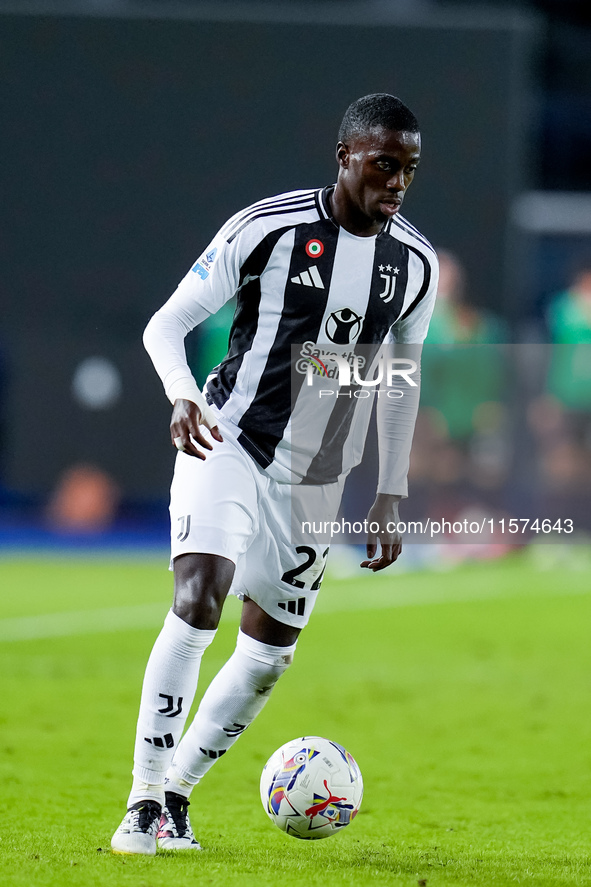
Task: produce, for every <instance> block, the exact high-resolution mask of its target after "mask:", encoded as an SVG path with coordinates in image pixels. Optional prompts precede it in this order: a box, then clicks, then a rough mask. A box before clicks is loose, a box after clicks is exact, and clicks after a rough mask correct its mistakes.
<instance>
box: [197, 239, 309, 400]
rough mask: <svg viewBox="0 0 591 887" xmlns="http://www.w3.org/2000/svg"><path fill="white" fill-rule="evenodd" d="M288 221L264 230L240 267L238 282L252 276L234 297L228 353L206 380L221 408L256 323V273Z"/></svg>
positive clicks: (210, 397)
mask: <svg viewBox="0 0 591 887" xmlns="http://www.w3.org/2000/svg"><path fill="white" fill-rule="evenodd" d="M291 227H292V226H291V225H287V226H286V227H284V228H277V229H276V230H275V231H271V233H270V234H267V236H266V237H265V238H263V240H261V242H260V243H258V244H257V246H256V247H255V248H254V249H253V251H252V252H251V254H250V255H249V257H248V258H247V259H246V261H245V262H244V264H243V265H242V268H241V269H240V282H241V283H242V281H243V280H246V277H247V276H248V275H251V276H253V277H256V279H255V280H251V281H249V282H248V283H246V284H244V285H243V286H242V287H241V289H240V291H239V293H238V298H237V304H236V311H235V313H234V320H233V321H232V327H231V329H230V341H229V347H228V354H227V355H226V357H225V358H224V359H223V360H222V362H221V364H220V365H219V367H217V373H216V375H215V376H214V377H213V378H211V379H210V380H209V381H208V382H207V400H208V401H209V403H214V404H215V405H216V406H217V407H218V409H221V408H222V407H223V405H224V404H225V403H226V401H227V400H228V398H229V397H230V395H231V393H232V391H233V390H234V386H235V384H236V377H237V376H238V372H239V370H240V367H241V366H242V362H243V360H244V355H245V354H247V352H249V351H250V349H251V348H252V343H253V340H254V337H255V335H256V331H257V328H258V324H259V307H260V302H261V281H260V275H261V274H262V273H263V271H264V270H265V268H266V267H267V263H268V261H269V259H270V258H271V254H272V253H273V250H274V249H275V247H276V245H277V243H278V241H279V240H280V239H281V237H283V235H284V234H285V233H286V232H287V231H290V230H291Z"/></svg>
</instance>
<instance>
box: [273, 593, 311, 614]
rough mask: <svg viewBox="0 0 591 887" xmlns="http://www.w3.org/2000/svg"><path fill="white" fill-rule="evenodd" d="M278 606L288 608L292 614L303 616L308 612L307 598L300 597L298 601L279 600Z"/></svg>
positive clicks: (283, 608)
mask: <svg viewBox="0 0 591 887" xmlns="http://www.w3.org/2000/svg"><path fill="white" fill-rule="evenodd" d="M277 606H278V607H281V609H282V610H286V611H287V612H288V613H291V614H292V616H296V615H297V616H303V615H304V613H305V612H306V598H305V597H300V598H298V599H297V601H294V600H291V601H279V603H278V604H277Z"/></svg>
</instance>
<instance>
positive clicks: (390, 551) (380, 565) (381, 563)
mask: <svg viewBox="0 0 591 887" xmlns="http://www.w3.org/2000/svg"><path fill="white" fill-rule="evenodd" d="M401 552H402V543H401V542H396V543H394V544H388V543H386V544H384V545H382V552H381V555H380V557H379V558H378V559H377V560H374V561H372V563H371V564H369V567H370V569H371V570H373V572H374V573H377V572H378V571H379V570H385V569H386V567H389V566H391V565H392V564H393V563H394V561H396V560H398V558H399V556H400V554H401Z"/></svg>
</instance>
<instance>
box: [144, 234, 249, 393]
mask: <svg viewBox="0 0 591 887" xmlns="http://www.w3.org/2000/svg"><path fill="white" fill-rule="evenodd" d="M228 224H229V223H228ZM227 227H228V226H227V225H226V226H224V228H222V230H221V231H220V232H218V234H216V236H215V237H214V239H213V240H212V242H211V243H210V244H209V246H208V247H207V249H206V250H205V251H204V252H203V254H202V255H201V256H200V257H199V259H198V260H197V261H196V262H195V264H194V265H193V266H192V268H191V269H190V271H188V272H187V274H186V275H185V277H183V279H182V280H181V282H180V283H179V285H178V287H177V288H176V290H175V292H174V293H173V294H172V296H171V297H170V298H169V299H168V301H167V302H165V304H164V305H163V306H162V308H160V309H159V310H158V311H157V312H156V314H154V316H153V317H152V318H151V320H150V322H149V323H148V325H147V327H146V329H145V331H144V345H145V348H146V350H147V352H148V354H149V355H150V357H151V359H152V363H153V364H154V367H155V369H156V372H157V373H158V375H159V376H160V379H161V380H162V384H163V385H164V390H165V392H166V395H167V397H168V399H169V400H170V401H171V403H174V402H175V400H176V399H177V398H183V399H186V400H192V401H194V402H199V403H200V402H201V399H202V395H201V392H200V391H199V386H198V385H197V382H196V381H195V379H194V377H193V374H192V373H191V370H190V368H189V365H188V363H187V357H186V353H185V345H184V339H185V336H186V335H187V333H189V332H190V331H191V330H192V329H194V328H195V327H196V326H197V325H198V324H200V323H202V322H203V321H204V320H205V319H206V318H207V317H209V316H211V315H212V314H215V313H216V311H218V310H219V309H220V308H221V307H222V306H223V305H224V304H225V303H226V302H227V301H228V300H229V299H231V298H232V296H233V295H234V294H235V293H236V291H237V289H238V288H239V286H240V270H241V267H242V265H243V263H244V261H245V259H246V258H247V256H248V255H249V253H250V252H251V251H252V248H253V244H255V243H256V228H255V226H249V228H247V229H246V230H245V232H244V234H243V235H238V236H237V237H235V238H233V239H231V240H230V241H228V240H226V237H225V234H224V230H225V229H227Z"/></svg>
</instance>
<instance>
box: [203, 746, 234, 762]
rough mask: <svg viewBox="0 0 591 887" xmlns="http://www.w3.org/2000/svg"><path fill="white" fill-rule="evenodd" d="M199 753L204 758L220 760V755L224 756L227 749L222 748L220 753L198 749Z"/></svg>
mask: <svg viewBox="0 0 591 887" xmlns="http://www.w3.org/2000/svg"><path fill="white" fill-rule="evenodd" d="M199 751H200V752H201V754H203V755H205V756H206V757H208V758H213V759H214V760H215V759H216V758H221V756H222V755H225V754H226V752H227V751H228V749H227V748H223V749H222V750H221V751H212V750H211V749H207V748H200V749H199Z"/></svg>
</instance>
